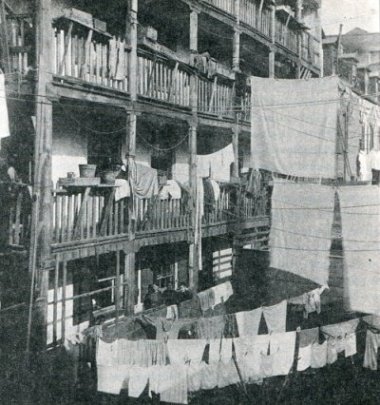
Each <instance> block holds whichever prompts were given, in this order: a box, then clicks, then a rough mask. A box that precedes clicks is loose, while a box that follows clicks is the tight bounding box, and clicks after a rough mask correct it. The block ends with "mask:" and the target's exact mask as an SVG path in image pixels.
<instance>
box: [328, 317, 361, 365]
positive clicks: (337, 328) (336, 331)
mask: <svg viewBox="0 0 380 405" xmlns="http://www.w3.org/2000/svg"><path fill="white" fill-rule="evenodd" d="M358 324H359V319H352V320H350V321H347V322H342V323H338V324H335V325H327V326H322V327H321V331H322V333H323V334H324V335H325V337H326V339H327V363H328V364H332V363H334V362H335V361H336V360H337V358H338V354H339V353H341V352H343V351H345V349H346V337H347V336H350V335H352V334H354V333H355V332H356V328H357V327H358ZM350 343H351V345H352V340H351V342H350ZM355 343H356V340H355ZM355 346H356V345H355ZM349 351H350V352H352V351H353V349H352V346H351V348H349ZM355 353H356V347H355Z"/></svg>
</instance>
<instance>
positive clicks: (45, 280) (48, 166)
mask: <svg viewBox="0 0 380 405" xmlns="http://www.w3.org/2000/svg"><path fill="white" fill-rule="evenodd" d="M50 10H51V0H36V11H37V13H36V38H37V44H36V60H37V67H38V76H37V84H36V99H35V100H36V108H35V111H36V128H35V129H36V134H35V142H34V179H33V208H32V223H31V238H30V240H31V241H30V249H29V271H30V273H31V280H32V284H31V289H30V293H31V294H30V307H29V317H28V334H27V352H29V349H30V339H31V333H32V331H33V333H34V332H37V333H38V335H37V336H38V337H39V343H40V344H39V346H40V348H44V347H45V346H46V337H47V336H46V323H47V295H48V288H49V269H50V267H51V265H52V263H51V262H50V258H51V238H52V217H53V215H52V212H53V209H52V208H53V196H52V192H53V182H52V163H51V162H52V156H51V155H52V144H53V106H52V101H51V100H50V99H48V98H47V85H48V84H49V83H50V82H51V79H52V76H51V72H52V68H51V61H52V43H51V42H52V41H51V39H52V18H51V14H50ZM34 301H36V302H34ZM32 326H33V328H32Z"/></svg>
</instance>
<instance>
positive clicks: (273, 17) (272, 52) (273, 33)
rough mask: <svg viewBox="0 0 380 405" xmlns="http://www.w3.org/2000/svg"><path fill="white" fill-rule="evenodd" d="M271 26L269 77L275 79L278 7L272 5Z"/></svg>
mask: <svg viewBox="0 0 380 405" xmlns="http://www.w3.org/2000/svg"><path fill="white" fill-rule="evenodd" d="M270 11H271V26H270V34H271V42H272V44H271V47H270V48H269V69H268V70H269V77H270V78H274V77H275V75H276V73H275V59H276V53H275V44H276V7H275V6H273V5H271V6H270Z"/></svg>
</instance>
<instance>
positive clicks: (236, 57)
mask: <svg viewBox="0 0 380 405" xmlns="http://www.w3.org/2000/svg"><path fill="white" fill-rule="evenodd" d="M232 70H233V71H234V72H240V31H239V29H238V28H234V36H233V52H232Z"/></svg>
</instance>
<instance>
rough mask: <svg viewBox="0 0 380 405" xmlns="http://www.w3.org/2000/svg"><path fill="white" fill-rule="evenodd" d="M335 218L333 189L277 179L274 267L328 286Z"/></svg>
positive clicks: (273, 242) (273, 220)
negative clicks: (332, 229) (332, 230)
mask: <svg viewBox="0 0 380 405" xmlns="http://www.w3.org/2000/svg"><path fill="white" fill-rule="evenodd" d="M333 214H334V190H333V188H331V187H327V186H321V185H316V184H305V183H298V184H296V183H293V182H290V181H286V180H280V179H275V181H274V189H273V194H272V227H271V232H270V249H271V259H270V265H271V267H274V268H277V269H281V270H286V271H289V272H291V273H293V274H296V275H298V276H301V277H304V278H307V279H309V280H312V281H314V282H316V283H318V284H320V285H325V284H327V282H328V276H329V253H330V252H329V251H330V246H331V228H332V223H333Z"/></svg>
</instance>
